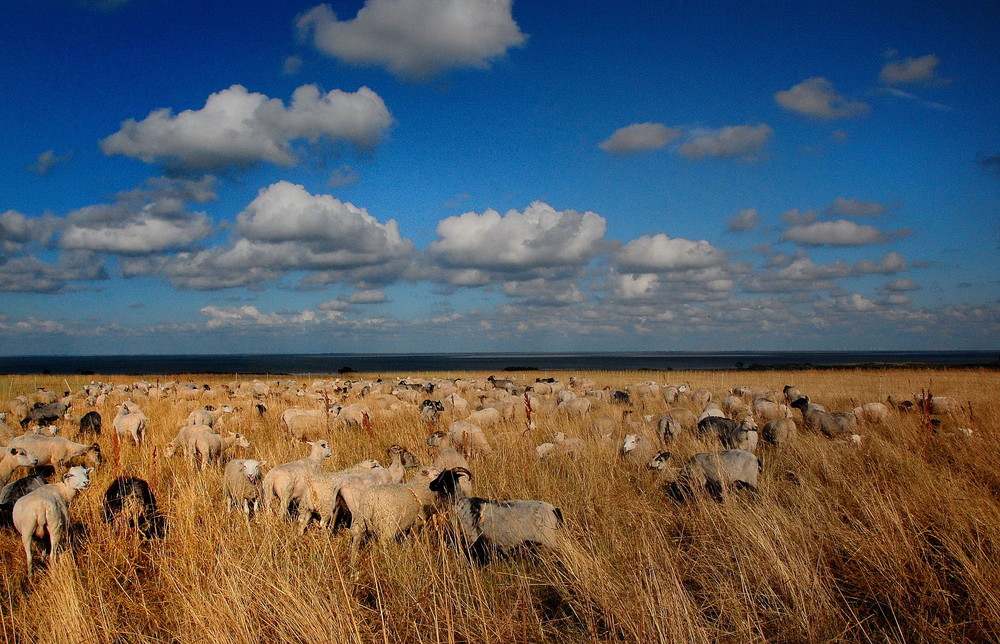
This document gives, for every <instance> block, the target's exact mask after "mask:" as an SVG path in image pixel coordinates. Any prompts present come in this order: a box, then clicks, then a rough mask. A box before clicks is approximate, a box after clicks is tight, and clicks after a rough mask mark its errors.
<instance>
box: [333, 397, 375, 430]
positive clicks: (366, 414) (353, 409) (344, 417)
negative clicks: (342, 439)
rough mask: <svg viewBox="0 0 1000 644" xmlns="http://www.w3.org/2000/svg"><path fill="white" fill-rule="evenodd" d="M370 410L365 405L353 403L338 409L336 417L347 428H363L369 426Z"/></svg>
mask: <svg viewBox="0 0 1000 644" xmlns="http://www.w3.org/2000/svg"><path fill="white" fill-rule="evenodd" d="M371 418H372V412H371V409H369V408H368V406H367V405H364V404H362V403H354V404H353V405H348V406H346V407H344V408H342V409H341V410H340V413H339V414H337V419H338V420H340V422H341V423H343V424H344V427H346V428H348V429H365V430H367V429H368V428H369V427H371Z"/></svg>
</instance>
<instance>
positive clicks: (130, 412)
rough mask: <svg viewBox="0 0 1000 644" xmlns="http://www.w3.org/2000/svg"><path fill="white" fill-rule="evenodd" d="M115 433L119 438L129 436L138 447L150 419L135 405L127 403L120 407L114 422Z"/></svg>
mask: <svg viewBox="0 0 1000 644" xmlns="http://www.w3.org/2000/svg"><path fill="white" fill-rule="evenodd" d="M113 424H114V426H115V432H116V433H117V434H118V435H119V436H128V437H130V438H131V439H132V442H134V443H135V444H136V445H139V444H141V443H142V438H143V434H144V433H145V431H146V425H147V424H149V417H148V416H146V414H144V413H143V412H142V410H141V409H139V408H138V406H136V405H134V403H131V401H129V402H125V403H122V404H121V405H119V406H118V413H117V414H116V415H115V420H114V422H113Z"/></svg>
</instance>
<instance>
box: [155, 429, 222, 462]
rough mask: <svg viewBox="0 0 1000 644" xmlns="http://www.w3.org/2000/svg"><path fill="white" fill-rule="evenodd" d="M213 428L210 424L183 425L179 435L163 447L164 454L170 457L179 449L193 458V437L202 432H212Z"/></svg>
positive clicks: (184, 454)
mask: <svg viewBox="0 0 1000 644" xmlns="http://www.w3.org/2000/svg"><path fill="white" fill-rule="evenodd" d="M211 431H212V428H211V427H209V426H208V425H187V426H186V427H181V428H180V430H178V431H177V435H176V436H174V437H173V439H171V441H170V442H169V443H167V445H166V446H165V447H164V448H163V455H164V456H166V457H167V458H170V457H171V456H173V455H174V454H176V453H177V450H180V451H181V455H182V456H189V457H191V458H193V452H192V451H191V438H192V437H193V436H195V435H197V434H198V433H200V432H211Z"/></svg>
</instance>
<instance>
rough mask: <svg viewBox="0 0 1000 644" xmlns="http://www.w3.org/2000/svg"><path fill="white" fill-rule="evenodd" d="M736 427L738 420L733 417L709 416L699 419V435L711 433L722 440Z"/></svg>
mask: <svg viewBox="0 0 1000 644" xmlns="http://www.w3.org/2000/svg"><path fill="white" fill-rule="evenodd" d="M734 429H736V421H735V420H733V419H731V418H725V417H721V418H720V417H719V416H708V417H706V418H702V419H701V420H699V421H698V436H700V437H701V436H705V435H706V434H711V435H713V436H716V437H718V438H719V439H720V440H721V439H722V437H724V436H728V435H730V434H731V433H732V432H733V430H734Z"/></svg>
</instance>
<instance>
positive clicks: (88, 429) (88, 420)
mask: <svg viewBox="0 0 1000 644" xmlns="http://www.w3.org/2000/svg"><path fill="white" fill-rule="evenodd" d="M100 435H101V415H100V414H99V413H97V412H96V411H88V412H87V413H86V414H84V415H83V418H81V419H80V430H79V432H78V433H77V437H80V436H91V437H94V438H96V437H98V436H100Z"/></svg>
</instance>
